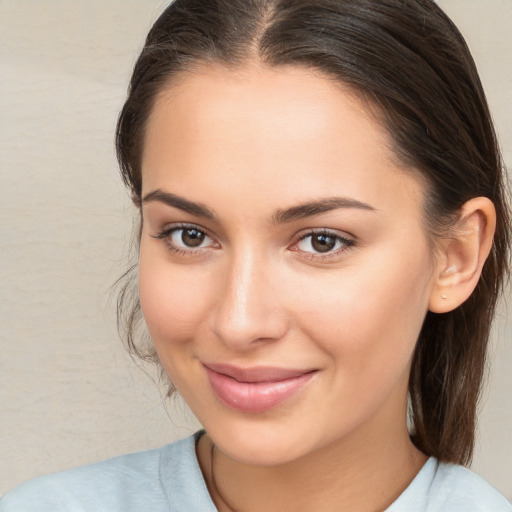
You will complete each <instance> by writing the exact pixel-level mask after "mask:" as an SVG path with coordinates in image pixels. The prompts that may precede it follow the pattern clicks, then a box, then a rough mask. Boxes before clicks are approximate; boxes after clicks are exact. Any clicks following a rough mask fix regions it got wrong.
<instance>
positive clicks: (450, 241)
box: [429, 197, 496, 313]
mask: <svg viewBox="0 0 512 512" xmlns="http://www.w3.org/2000/svg"><path fill="white" fill-rule="evenodd" d="M495 229H496V210H495V209H494V205H493V203H492V201H491V200H490V199H488V198H486V197H475V198H473V199H470V200H469V201H468V202H466V203H464V205H463V206H462V208H461V209H460V217H459V221H458V222H457V224H456V226H454V228H453V232H452V233H450V237H449V238H446V239H442V240H440V242H439V244H438V245H439V246H440V248H439V249H438V253H437V261H436V270H435V274H434V277H433V279H434V282H433V286H432V292H431V296H430V302H429V310H430V311H432V312H433V313H447V312H448V311H452V310H454V309H455V308H457V307H458V306H460V305H461V304H462V303H463V302H464V301H465V300H466V299H468V297H469V296H470V295H471V294H472V293H473V290H474V289H475V288H476V285H477V283H478V280H479V279H480V275H481V273H482V268H483V266H484V263H485V260H486V259H487V257H488V256H489V253H490V251H491V247H492V241H493V237H494V230H495Z"/></svg>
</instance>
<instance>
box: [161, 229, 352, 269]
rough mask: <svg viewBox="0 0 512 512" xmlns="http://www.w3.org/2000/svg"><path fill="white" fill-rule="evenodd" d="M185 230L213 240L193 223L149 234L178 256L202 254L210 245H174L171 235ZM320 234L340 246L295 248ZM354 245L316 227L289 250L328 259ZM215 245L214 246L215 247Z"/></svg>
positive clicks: (310, 256) (348, 240) (350, 240)
mask: <svg viewBox="0 0 512 512" xmlns="http://www.w3.org/2000/svg"><path fill="white" fill-rule="evenodd" d="M185 230H194V231H197V232H199V233H201V234H202V235H203V236H204V237H208V238H210V239H211V240H212V241H213V238H212V237H210V235H209V234H208V232H207V231H206V230H205V229H203V228H201V227H199V226H197V225H195V224H177V225H174V226H171V227H169V228H166V229H164V230H163V231H161V232H160V233H158V234H156V235H151V236H152V237H153V238H156V239H159V240H163V241H164V242H165V245H166V246H167V248H168V249H169V250H170V251H171V252H173V253H174V254H177V255H180V256H188V257H193V256H198V255H200V254H202V253H203V251H205V250H207V249H209V248H210V246H206V247H198V248H193V247H191V248H189V249H183V248H180V247H178V246H176V244H175V243H174V242H173V241H172V235H173V234H174V233H176V232H178V231H185ZM321 235H323V236H325V237H328V238H331V239H333V240H334V243H335V244H337V243H340V244H341V247H339V248H337V249H336V250H329V251H326V252H325V253H321V252H310V251H300V249H298V248H297V245H298V244H299V243H300V242H302V241H303V240H306V239H307V238H308V237H313V236H321ZM214 244H215V245H217V247H218V246H219V245H218V243H216V242H214ZM355 245H356V241H355V240H353V239H350V238H345V237H343V236H341V235H338V234H337V233H336V232H334V231H329V230H327V229H318V230H309V231H307V232H306V233H302V234H300V235H298V236H297V237H296V238H295V240H294V241H293V242H292V244H291V246H290V248H289V250H291V251H294V252H301V253H302V257H303V258H306V259H309V260H313V261H328V260H330V259H333V258H335V257H337V256H339V255H340V254H341V253H342V252H345V251H346V250H348V249H350V248H352V247H354V246H355ZM217 247H215V248H217Z"/></svg>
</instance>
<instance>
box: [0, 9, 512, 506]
mask: <svg viewBox="0 0 512 512" xmlns="http://www.w3.org/2000/svg"><path fill="white" fill-rule="evenodd" d="M116 140H117V149H118V157H119V161H120V165H121V170H122V176H123V179H124V181H125V183H126V184H127V186H128V187H129V190H130V192H131V194H132V197H133V199H134V202H135V204H136V205H137V206H138V207H139V209H140V213H141V229H140V238H139V243H140V251H139V262H138V267H137V276H138V292H139V296H140V303H139V301H137V302H136V304H135V305H130V304H129V303H128V301H127V298H128V297H129V296H130V294H129V293H127V292H128V291H129V290H130V281H128V282H127V284H126V288H125V289H124V292H123V293H122V294H121V297H120V300H121V302H120V306H121V307H120V311H121V313H124V318H125V319H126V320H127V322H128V324H127V329H126V332H127V333H128V344H129V346H130V348H131V350H132V351H134V352H135V353H137V354H139V355H140V356H142V357H144V358H153V359H155V360H156V361H158V362H159V364H161V365H162V368H163V370H164V371H165V373H166V374H167V375H168V377H169V379H170V381H171V382H172V385H173V386H175V387H176V388H177V390H178V391H179V392H180V394H181V395H182V396H183V398H184V399H185V401H186V402H187V403H188V405H189V406H190V407H191V409H192V411H193V412H194V413H195V415H196V416H197V417H198V419H199V420H200V422H201V424H202V425H203V427H204V431H202V432H199V433H197V434H196V435H195V436H194V437H192V438H189V439H186V440H184V441H181V442H178V443H175V444H173V445H170V446H167V447H164V448H162V449H161V450H155V451H151V452H144V453H140V454H135V455H128V456H124V457H121V458H117V459H113V460H111V461H106V462H104V463H100V464H96V465H93V466H88V467H85V468H80V469H77V470H73V471H70V472H66V473H62V474H60V475H55V476H51V477H46V478H42V479H39V480H36V481H34V482H32V483H29V484H26V485H25V486H22V487H20V488H19V489H18V490H15V491H14V492H13V493H11V494H8V495H7V496H6V497H5V498H4V499H3V500H2V501H1V502H0V510H1V511H2V512H4V511H5V512H10V511H15V510H24V511H27V510H52V511H53V510H109V511H112V510H123V511H131V510H141V509H143V510H146V509H151V510H176V511H178V510H179V511H181V510H201V511H203V510H204V511H206V510H212V511H213V510H220V511H231V510H237V511H243V512H246V511H252V510H258V511H261V510H266V511H273V510H279V511H280V512H283V511H286V510H294V511H297V510H299V511H300V510H322V511H324V510H325V511H331V510H332V511H334V510H336V511H337V510H347V511H352V510H354V511H355V510H357V511H366V510H368V511H377V510H378V511H382V510H389V511H394V512H398V511H411V510H429V511H434V510H436V511H437V510H443V511H462V510H464V511H470V510H475V511H476V510H493V511H502V510H503V511H505V510H511V507H510V505H509V504H508V503H507V502H506V500H505V499H504V498H503V497H502V496H500V495H499V494H498V493H497V492H496V491H495V490H493V489H492V488H491V487H490V486H489V485H488V484H486V483H485V482H484V481H483V480H481V479H480V478H479V477H477V476H476V475H474V474H472V473H470V472H469V471H468V470H466V469H464V468H463V467H462V465H463V464H467V463H468V462H469V461H470V459H471V455H472V449H473V441H474V427H475V408H476V400H477V397H478V392H479V389H480V383H481V380H482V372H483V368H484V359H485V350H486V344H487V339H488V334H489V328H490V324H491V320H492V317H493V313H494V308H495V304H496V301H497V298H498V296H499V293H500V291H501V286H502V282H503V279H504V277H505V274H506V271H507V263H508V254H509V246H510V240H509V214H508V209H507V205H506V202H505V199H504V196H505V191H504V186H503V183H502V165H501V161H500V157H499V151H498V148H497V144H496V140H495V135H494V131H493V127H492V124H491V121H490V116H489V112H488V109H487V105H486V102H485V97H484V94H483V91H482V89H481V85H480V82H479V79H478V75H477V73H476V70H475V67H474V64H473V61H472V59H471V56H470V55H469V52H468V50H467V47H466V45H465V43H464V41H463V39H462V37H461V36H460V34H459V33H458V31H457V30H456V29H455V27H454V26H453V25H452V24H451V22H450V21H449V20H448V19H447V18H446V16H445V15H444V14H443V13H442V12H441V11H440V9H439V8H438V7H437V6H436V5H435V4H433V3H432V2H430V1H427V0H416V1H412V0H410V1H403V0H382V1H379V2H375V1H368V0H366V1H365V0H350V1H342V0H316V1H311V0H294V1H283V0H266V1H265V0H251V1H247V0H244V1H241V0H224V1H222V0H215V1H213V0H212V1H206V2H205V1H204V0H177V1H176V2H174V3H173V4H172V5H170V6H169V7H168V8H167V9H166V11H165V12H164V13H163V14H162V15H161V17H160V18H159V19H158V20H157V22H156V23H155V25H154V26H153V28H152V30H151V31H150V33H149V35H148V38H147V41H146V45H145V47H144V49H143V51H142V54H141V56H140V57H139V60H138V62H137V64H136V66H135V70H134V73H133V77H132V81H131V85H130V91H129V96H128V99H127V101H126V104H125V106H124V108H123V111H122V113H121V115H120V118H119V123H118V129H117V139H116ZM130 277H131V274H130V273H128V274H127V279H130ZM140 312H142V314H143V317H144V320H145V324H147V327H148V330H149V333H150V335H151V340H152V344H151V345H150V346H140V345H139V343H138V336H137V335H136V331H137V327H138V319H139V313H140ZM170 391H172V389H171V390H170Z"/></svg>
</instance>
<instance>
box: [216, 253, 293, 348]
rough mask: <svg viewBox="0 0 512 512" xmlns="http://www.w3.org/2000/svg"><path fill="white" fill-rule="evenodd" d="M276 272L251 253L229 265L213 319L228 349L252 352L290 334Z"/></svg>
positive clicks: (218, 335) (280, 285) (217, 332)
mask: <svg viewBox="0 0 512 512" xmlns="http://www.w3.org/2000/svg"><path fill="white" fill-rule="evenodd" d="M276 270H277V269H273V267H272V265H269V264H268V262H266V261H263V260H262V258H258V257H257V255H255V254H254V253H248V252H245V253H244V254H242V255H240V257H238V258H237V259H236V261H232V262H231V263H230V264H229V265H228V267H227V271H226V273H225V277H223V278H222V284H221V286H220V289H219V290H218V292H217V294H216V297H217V299H218V300H217V301H216V303H215V305H214V307H213V308H212V311H211V316H210V328H211V330H212V331H213V333H214V334H215V335H216V336H217V337H218V338H219V339H220V340H221V341H222V343H224V344H225V345H226V346H227V347H228V348H230V349H233V350H237V351H240V350H250V349H252V348H254V347H255V346H256V344H261V343H264V342H272V341H276V340H279V339H280V338H282V337H283V336H284V335H285V334H286V332H287V331H288V329H289V319H288V315H287V313H286V310H285V308H284V307H283V304H282V301H281V299H280V297H281V294H280V293H279V289H280V288H281V291H282V283H281V280H280V279H279V275H276V274H278V272H276Z"/></svg>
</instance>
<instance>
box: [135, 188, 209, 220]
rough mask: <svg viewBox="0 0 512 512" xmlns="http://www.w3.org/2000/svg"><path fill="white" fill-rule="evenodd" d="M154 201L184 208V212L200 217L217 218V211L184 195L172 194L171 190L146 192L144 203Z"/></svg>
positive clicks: (180, 208)
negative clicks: (185, 197)
mask: <svg viewBox="0 0 512 512" xmlns="http://www.w3.org/2000/svg"><path fill="white" fill-rule="evenodd" d="M153 201H158V202H161V203H164V204H166V205H168V206H172V207H174V208H178V209H179V210H183V211H184V212H187V213H191V214H192V215H197V216H198V217H205V218H207V219H212V220H215V219H216V215H215V213H214V212H213V211H212V210H210V209H209V208H208V207H207V206H205V205H203V204H200V203H194V202H193V201H188V200H187V199H184V198H183V197H180V196H177V195H175V194H171V193H170V192H164V191H163V190H160V189H158V190H153V191H152V192H149V194H146V195H145V196H144V197H143V199H142V203H150V202H153Z"/></svg>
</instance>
